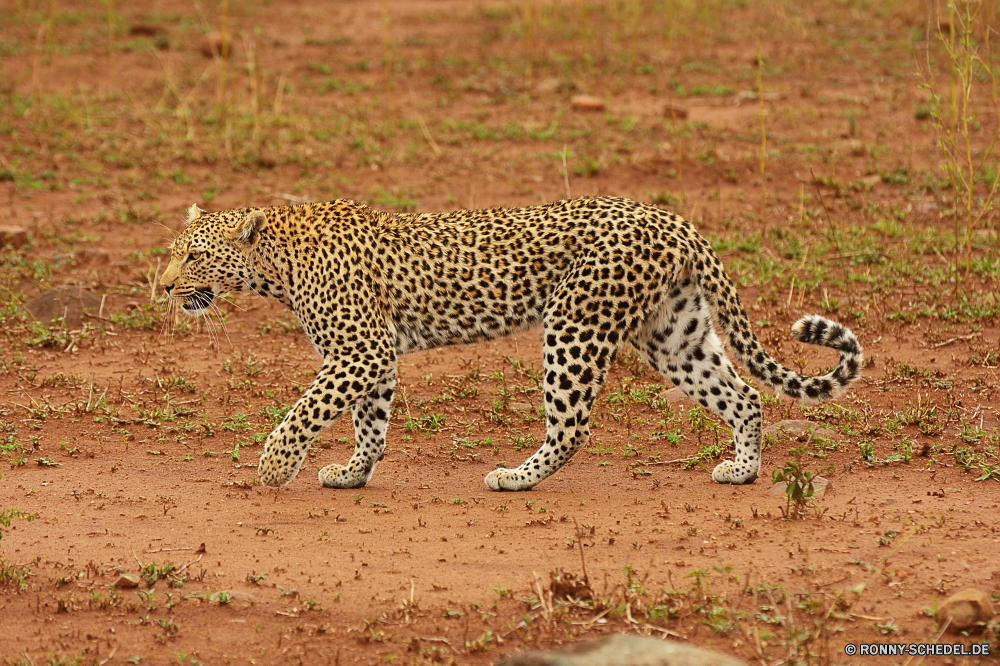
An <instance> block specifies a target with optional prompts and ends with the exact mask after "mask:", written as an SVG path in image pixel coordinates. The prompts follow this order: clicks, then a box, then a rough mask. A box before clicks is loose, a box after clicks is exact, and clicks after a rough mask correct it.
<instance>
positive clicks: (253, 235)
mask: <svg viewBox="0 0 1000 666" xmlns="http://www.w3.org/2000/svg"><path fill="white" fill-rule="evenodd" d="M266 219H267V218H266V217H265V215H264V211H262V210H259V209H258V210H252V211H250V212H249V213H247V216H246V217H245V218H243V221H242V222H239V223H238V224H237V225H236V227H235V228H233V229H232V230H231V231H230V232H229V237H230V238H232V239H233V240H236V241H239V242H241V243H248V244H250V245H253V244H254V243H256V242H257V232H259V231H260V226H261V225H262V224H263V223H264V220H266Z"/></svg>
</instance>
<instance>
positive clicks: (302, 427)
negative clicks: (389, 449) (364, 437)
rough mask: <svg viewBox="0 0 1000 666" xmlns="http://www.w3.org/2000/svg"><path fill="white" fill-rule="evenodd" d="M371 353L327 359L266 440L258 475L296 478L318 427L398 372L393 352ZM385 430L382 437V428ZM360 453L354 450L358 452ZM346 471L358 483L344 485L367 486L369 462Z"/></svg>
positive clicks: (274, 480)
mask: <svg viewBox="0 0 1000 666" xmlns="http://www.w3.org/2000/svg"><path fill="white" fill-rule="evenodd" d="M369 349H370V348H369ZM371 357H372V354H371V352H370V350H364V351H363V352H362V351H353V352H352V351H350V350H341V352H340V353H338V354H328V355H327V356H326V357H325V358H324V360H323V367H322V369H321V370H320V371H319V374H318V375H317V376H316V379H315V380H313V383H312V384H311V385H310V386H309V388H308V389H307V390H306V392H305V394H304V395H303V396H302V397H301V398H299V401H298V402H296V403H295V406H294V407H293V408H292V409H291V410H290V411H289V412H288V414H287V415H285V418H284V419H283V420H282V421H281V423H280V424H278V427H277V428H275V429H274V430H273V431H271V434H270V435H268V437H267V441H266V442H265V443H264V452H263V453H262V454H261V456H260V464H259V465H258V467H257V474H258V476H259V477H260V480H261V482H262V483H263V484H264V485H267V486H283V485H285V484H286V483H288V482H289V481H291V480H292V479H294V478H295V475H296V474H298V472H299V469H300V468H301V467H302V463H303V462H304V461H305V458H306V454H307V453H308V452H309V445H310V444H311V443H312V441H313V440H314V439H316V436H317V435H318V434H319V432H320V431H321V430H322V429H323V428H325V427H326V426H327V425H329V424H330V423H332V422H333V421H334V419H336V418H337V417H338V416H340V415H341V414H342V413H343V412H344V411H346V410H347V408H348V407H352V406H353V405H355V403H357V402H358V401H360V400H362V399H364V398H366V397H368V396H370V394H371V393H372V391H373V390H375V387H376V386H379V385H381V384H382V382H383V381H385V380H386V379H387V378H389V377H390V375H391V376H392V377H393V378H394V377H395V372H396V359H395V357H394V356H390V355H389V354H383V355H380V356H376V357H375V358H374V359H373V358H371ZM393 381H394V379H393ZM382 432H383V438H382V440H383V441H384V430H383V431H382ZM357 455H358V454H357V451H355V457H356V456H357ZM378 455H381V450H379V452H378V453H377V454H376V457H377V456H378ZM353 461H354V458H352V462H353ZM348 470H349V472H348V474H347V475H346V476H345V477H344V479H343V481H344V483H353V484H354V485H353V486H347V485H345V486H340V487H356V486H359V485H364V482H365V481H367V479H368V476H369V475H370V472H371V467H368V468H367V469H366V468H365V465H363V464H362V465H354V466H353V467H352V466H351V464H350V463H349V464H348Z"/></svg>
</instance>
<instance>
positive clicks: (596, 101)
mask: <svg viewBox="0 0 1000 666" xmlns="http://www.w3.org/2000/svg"><path fill="white" fill-rule="evenodd" d="M570 104H572V105H573V108H574V109H579V110H580V111H603V110H604V100H603V99H601V98H600V97H594V96H593V95H573V97H572V98H571V99H570Z"/></svg>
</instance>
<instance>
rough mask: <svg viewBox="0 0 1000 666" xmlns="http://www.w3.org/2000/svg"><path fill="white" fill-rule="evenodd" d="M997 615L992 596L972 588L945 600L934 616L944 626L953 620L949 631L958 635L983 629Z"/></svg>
mask: <svg viewBox="0 0 1000 666" xmlns="http://www.w3.org/2000/svg"><path fill="white" fill-rule="evenodd" d="M995 614H996V609H995V608H993V601H992V600H991V599H990V595H988V594H987V593H985V592H982V591H980V590H977V589H976V588H974V587H970V588H967V589H964V590H962V591H961V592H956V593H955V594H953V595H951V596H950V597H948V598H947V599H945V601H944V603H943V604H941V606H939V607H938V610H937V613H935V614H934V619H935V620H937V622H938V624H941V625H943V624H944V623H945V622H947V621H948V618H951V623H950V624H949V625H948V631H950V632H951V633H953V634H957V633H959V632H962V631H966V630H970V629H972V630H976V629H982V628H983V627H985V626H986V623H987V622H989V621H990V620H991V619H993V616H994V615H995Z"/></svg>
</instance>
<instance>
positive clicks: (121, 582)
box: [115, 573, 140, 590]
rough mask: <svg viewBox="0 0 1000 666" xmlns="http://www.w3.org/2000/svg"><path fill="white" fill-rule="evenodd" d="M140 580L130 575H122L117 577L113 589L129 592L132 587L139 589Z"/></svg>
mask: <svg viewBox="0 0 1000 666" xmlns="http://www.w3.org/2000/svg"><path fill="white" fill-rule="evenodd" d="M139 581H140V578H139V577H138V576H137V575H135V574H131V573H123V574H122V575H120V576H118V580H116V581H115V587H117V588H118V589H119V590H130V589H132V588H133V587H139Z"/></svg>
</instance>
